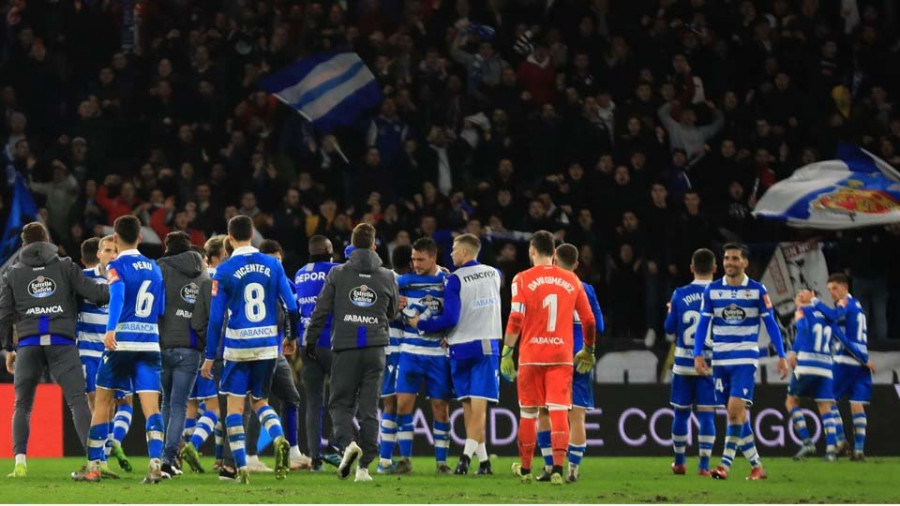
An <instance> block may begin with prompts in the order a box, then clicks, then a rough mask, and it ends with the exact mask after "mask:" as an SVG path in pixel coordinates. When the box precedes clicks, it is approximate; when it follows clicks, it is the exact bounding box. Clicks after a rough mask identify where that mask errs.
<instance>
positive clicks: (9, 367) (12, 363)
mask: <svg viewBox="0 0 900 506" xmlns="http://www.w3.org/2000/svg"><path fill="white" fill-rule="evenodd" d="M873 370H874V369H873ZM6 372H8V373H10V374H15V373H16V352H14V351H7V352H6Z"/></svg>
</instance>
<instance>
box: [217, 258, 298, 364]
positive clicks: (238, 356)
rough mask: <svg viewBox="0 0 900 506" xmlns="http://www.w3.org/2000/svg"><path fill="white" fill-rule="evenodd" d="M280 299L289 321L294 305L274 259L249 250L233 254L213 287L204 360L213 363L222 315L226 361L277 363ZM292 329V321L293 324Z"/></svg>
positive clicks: (284, 278) (218, 271)
mask: <svg viewBox="0 0 900 506" xmlns="http://www.w3.org/2000/svg"><path fill="white" fill-rule="evenodd" d="M279 299H280V300H281V301H282V302H284V304H285V306H287V309H288V312H289V313H290V314H291V316H292V318H295V317H296V315H297V300H296V299H295V298H294V293H293V291H292V290H291V287H290V285H289V281H288V279H287V276H285V274H284V268H283V267H282V266H281V262H279V261H278V260H277V259H275V258H273V257H270V256H268V255H264V254H262V253H260V252H259V250H257V249H256V248H253V247H249V246H246V247H242V248H237V249H236V250H234V254H232V255H231V258H229V259H228V260H226V261H225V262H224V263H223V264H222V265H220V266H218V268H217V269H216V274H215V276H214V277H213V283H212V306H211V308H210V311H209V327H208V328H207V331H206V358H207V359H210V360H212V359H214V358H215V356H216V349H217V348H218V346H219V336H220V333H221V329H222V322H223V321H224V320H225V311H226V310H227V311H228V325H227V327H226V328H225V352H224V358H225V360H229V361H232V362H243V361H249V360H269V359H275V358H278V353H279V345H280V342H279V341H280V337H281V335H280V333H279V331H278V313H279V311H281V306H280V304H281V303H280V302H279ZM292 323H294V325H292V328H293V329H296V321H294V322H292Z"/></svg>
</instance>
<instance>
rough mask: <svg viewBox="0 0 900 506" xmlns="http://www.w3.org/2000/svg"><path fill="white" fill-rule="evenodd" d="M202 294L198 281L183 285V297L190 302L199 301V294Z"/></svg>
mask: <svg viewBox="0 0 900 506" xmlns="http://www.w3.org/2000/svg"><path fill="white" fill-rule="evenodd" d="M199 294H200V287H199V286H197V283H193V282H191V283H188V284H186V285H184V286H182V287H181V298H182V300H184V301H185V302H187V303H188V304H193V303H195V302H197V295H199Z"/></svg>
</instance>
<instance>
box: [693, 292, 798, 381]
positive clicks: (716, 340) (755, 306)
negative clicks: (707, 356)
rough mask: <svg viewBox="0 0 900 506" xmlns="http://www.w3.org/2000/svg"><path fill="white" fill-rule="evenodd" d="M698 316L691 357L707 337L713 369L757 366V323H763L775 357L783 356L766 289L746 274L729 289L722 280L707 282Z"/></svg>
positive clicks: (758, 329)
mask: <svg viewBox="0 0 900 506" xmlns="http://www.w3.org/2000/svg"><path fill="white" fill-rule="evenodd" d="M700 316H701V320H700V323H699V324H698V326H697V334H696V339H695V341H694V356H695V357H698V356H702V353H703V345H704V344H705V341H706V337H707V335H711V336H712V341H713V357H712V365H713V367H716V366H723V367H724V366H735V365H752V366H758V365H759V331H760V322H765V324H766V329H767V330H768V331H769V337H770V338H771V339H772V343H773V344H774V345H775V348H776V350H778V356H784V348H783V343H782V340H781V331H780V330H779V329H778V324H777V322H776V321H775V317H774V316H773V314H772V302H771V301H770V300H769V294H768V292H767V291H766V287H765V286H763V284H762V283H760V282H758V281H755V280H752V279H750V278H749V277H747V276H746V275H745V276H744V280H743V281H742V282H741V285H740V286H729V285H728V284H727V283H726V282H725V278H722V279H719V280H716V281H713V282H712V283H710V284H709V286H708V287H707V288H706V290H705V291H704V292H703V305H702V306H701V309H700ZM704 320H705V321H704ZM707 322H711V323H707Z"/></svg>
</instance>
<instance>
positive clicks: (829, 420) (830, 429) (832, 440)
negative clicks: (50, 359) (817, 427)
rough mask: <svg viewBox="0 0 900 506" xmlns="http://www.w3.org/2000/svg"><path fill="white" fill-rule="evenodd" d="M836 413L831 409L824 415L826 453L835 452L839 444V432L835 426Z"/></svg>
mask: <svg viewBox="0 0 900 506" xmlns="http://www.w3.org/2000/svg"><path fill="white" fill-rule="evenodd" d="M834 423H835V422H834V415H833V414H832V413H831V411H829V412H828V413H825V414H824V415H822V427H823V428H824V429H825V442H826V445H827V446H826V447H825V453H826V454H828V453H834V452H835V448H836V445H837V434H836V432H837V431H836V430H835V428H834Z"/></svg>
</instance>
